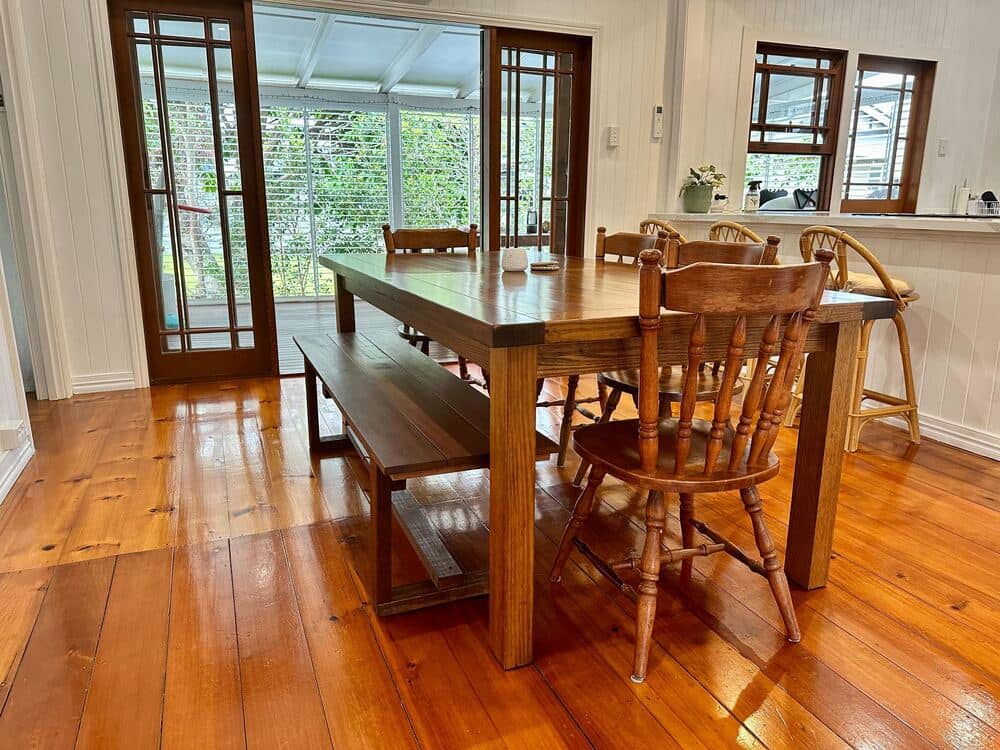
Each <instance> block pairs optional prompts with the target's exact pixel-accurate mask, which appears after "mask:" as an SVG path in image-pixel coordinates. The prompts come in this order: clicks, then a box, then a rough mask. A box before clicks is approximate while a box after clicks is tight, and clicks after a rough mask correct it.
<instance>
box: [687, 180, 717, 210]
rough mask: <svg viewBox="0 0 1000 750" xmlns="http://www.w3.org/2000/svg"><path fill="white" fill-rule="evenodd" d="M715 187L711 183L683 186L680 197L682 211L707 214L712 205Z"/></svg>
mask: <svg viewBox="0 0 1000 750" xmlns="http://www.w3.org/2000/svg"><path fill="white" fill-rule="evenodd" d="M714 191H715V188H713V187H712V186H711V185H694V186H692V187H686V188H684V190H683V192H682V193H681V198H682V199H683V200H684V213H686V214H707V213H708V209H709V208H710V207H711V206H712V194H713V193H714Z"/></svg>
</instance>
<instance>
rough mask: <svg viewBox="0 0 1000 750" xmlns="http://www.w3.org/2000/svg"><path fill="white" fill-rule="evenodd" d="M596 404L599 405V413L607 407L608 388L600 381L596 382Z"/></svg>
mask: <svg viewBox="0 0 1000 750" xmlns="http://www.w3.org/2000/svg"><path fill="white" fill-rule="evenodd" d="M597 403H598V404H600V405H601V413H604V409H605V408H607V405H608V387H607V386H606V385H604V383H602V382H601V381H600V380H598V381H597Z"/></svg>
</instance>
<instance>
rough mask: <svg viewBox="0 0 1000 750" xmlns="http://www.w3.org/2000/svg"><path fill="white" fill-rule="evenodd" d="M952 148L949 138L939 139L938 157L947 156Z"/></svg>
mask: <svg viewBox="0 0 1000 750" xmlns="http://www.w3.org/2000/svg"><path fill="white" fill-rule="evenodd" d="M950 146H951V144H950V143H949V142H948V139H947V138H938V156H947V155H948V149H949V147H950Z"/></svg>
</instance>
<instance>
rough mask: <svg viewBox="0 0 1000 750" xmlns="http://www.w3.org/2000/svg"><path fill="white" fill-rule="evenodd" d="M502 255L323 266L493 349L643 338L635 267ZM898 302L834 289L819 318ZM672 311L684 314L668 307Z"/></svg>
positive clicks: (374, 258)
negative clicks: (535, 267)
mask: <svg viewBox="0 0 1000 750" xmlns="http://www.w3.org/2000/svg"><path fill="white" fill-rule="evenodd" d="M500 256H501V253H498V252H497V253H492V252H482V251H481V252H476V253H471V254H470V253H466V252H456V253H412V254H403V253H395V254H385V253H366V254H361V253H357V254H354V253H338V254H328V255H321V256H320V259H319V260H320V263H321V264H322V265H323V266H324V267H326V268H328V269H330V270H332V271H334V272H335V273H337V274H340V275H341V276H343V277H344V278H345V280H347V281H348V288H349V289H350V291H352V292H354V293H356V294H358V295H359V296H360V297H362V298H363V299H368V301H370V302H373V304H376V306H379V304H378V301H377V300H375V299H369V297H383V298H385V299H391V300H392V301H393V302H394V303H395V304H398V305H400V306H401V307H402V308H403V309H412V308H414V307H419V308H421V309H422V310H424V311H428V310H432V311H433V312H434V313H435V314H437V315H443V316H448V317H449V318H455V319H460V320H461V321H462V322H464V323H465V324H466V326H465V327H466V328H467V329H468V331H469V335H471V336H472V337H474V338H475V339H477V340H479V341H481V342H482V343H484V344H486V345H487V346H491V347H503V346H523V345H528V344H543V343H551V342H561V341H569V340H588V339H592V338H595V336H596V335H598V334H597V332H598V331H599V337H600V338H601V339H608V338H617V337H623V338H625V337H633V336H637V335H638V322H637V321H638V305H639V273H638V269H637V268H636V267H635V266H632V265H624V264H619V263H609V262H599V261H596V260H594V259H592V258H574V257H567V256H562V255H551V254H549V253H545V252H540V251H529V252H528V256H529V261H531V262H535V261H542V260H551V259H553V258H555V259H558V260H559V261H560V262H561V263H562V264H563V268H562V269H561V270H559V271H548V272H541V271H531V270H528V271H526V272H524V273H505V272H504V271H503V270H502V269H501V268H500ZM894 312H895V304H894V303H893V301H892V300H887V299H883V298H879V297H866V296H863V295H859V294H847V293H844V292H834V291H828V292H826V293H825V295H824V297H823V305H822V307H821V309H820V311H819V315H818V316H817V322H819V323H832V322H843V321H847V320H859V319H865V320H870V319H873V318H891V317H892V315H893V314H894ZM664 315H665V316H668V315H683V314H682V313H671V312H664Z"/></svg>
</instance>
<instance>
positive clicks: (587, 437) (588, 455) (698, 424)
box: [573, 419, 780, 493]
mask: <svg viewBox="0 0 1000 750" xmlns="http://www.w3.org/2000/svg"><path fill="white" fill-rule="evenodd" d="M711 429H712V423H711V422H709V421H707V420H704V419H695V420H694V421H693V423H692V428H691V453H690V455H689V456H688V460H687V463H686V464H685V467H684V472H683V473H680V474H678V473H677V469H676V466H675V458H674V446H675V445H676V443H677V420H676V419H663V420H661V421H660V423H659V435H660V442H659V449H660V450H659V456H658V457H657V460H656V468H655V470H654V471H653V472H651V473H648V472H645V471H643V470H642V468H641V467H640V465H639V438H638V436H639V420H638V419H627V420H622V421H620V422H604V423H601V424H595V425H587V426H584V427H581V428H580V429H578V430H577V431H576V432H575V433H574V434H573V447H574V448H575V449H576V452H577V453H579V454H580V456H581V457H582V458H584V459H585V460H587V461H590V462H591V463H593V464H594V465H595V466H603V467H604V468H605V469H607V471H608V473H609V474H611V475H612V476H614V477H617V478H618V479H621V480H622V481H623V482H627V483H628V484H631V485H633V486H637V487H640V488H642V489H647V490H660V491H662V492H684V493H697V492H723V491H727V490H736V489H742V488H744V487H750V486H753V485H756V484H759V483H760V482H763V481H765V480H767V479H770V478H771V477H773V476H775V475H776V474H777V473H778V469H779V466H780V464H779V461H778V458H777V457H776V456H775V455H774V454H773V453H770V454H768V456H767V459H766V461H765V462H764V463H761V464H756V465H754V466H747V463H746V459H747V456H746V454H747V452H748V451H744V455H743V456H741V458H740V461H739V463H738V464H737V465H736V466H735V468H733V469H730V468H729V456H730V454H731V452H732V444H733V438H734V437H735V435H736V433H735V432H734V431H733V429H732V427H731V426H727V428H726V431H725V435H724V436H723V440H722V450H721V451H720V453H719V459H718V461H717V462H716V464H715V469H714V471H712V473H711V474H705V471H704V469H705V446H706V445H707V443H708V434H709V432H710V431H711ZM747 445H748V447H749V440H748V441H747Z"/></svg>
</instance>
